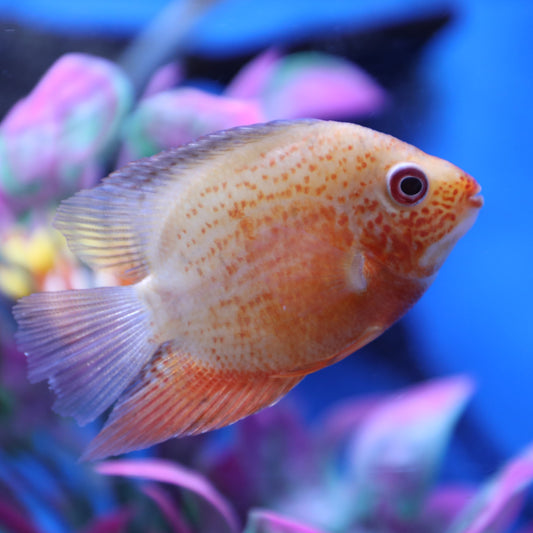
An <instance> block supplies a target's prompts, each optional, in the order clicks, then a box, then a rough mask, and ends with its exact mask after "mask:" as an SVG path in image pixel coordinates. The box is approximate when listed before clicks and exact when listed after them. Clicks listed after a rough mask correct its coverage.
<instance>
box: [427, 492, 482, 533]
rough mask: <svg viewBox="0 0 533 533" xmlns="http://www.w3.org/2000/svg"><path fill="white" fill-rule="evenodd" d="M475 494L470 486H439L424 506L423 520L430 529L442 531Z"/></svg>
mask: <svg viewBox="0 0 533 533" xmlns="http://www.w3.org/2000/svg"><path fill="white" fill-rule="evenodd" d="M474 494H475V489H474V488H472V487H463V486H457V487H455V486H452V487H439V488H438V489H436V490H435V491H434V492H433V493H432V494H431V495H430V496H429V498H428V500H427V502H426V505H425V506H424V512H423V520H422V521H423V522H424V523H426V524H428V529H429V530H430V531H444V530H446V528H448V527H449V526H450V525H451V524H452V523H453V521H454V520H455V519H456V518H457V517H458V516H459V515H460V513H461V512H462V511H463V510H464V509H465V508H466V506H467V505H468V503H469V502H470V501H471V500H472V498H473V496H474Z"/></svg>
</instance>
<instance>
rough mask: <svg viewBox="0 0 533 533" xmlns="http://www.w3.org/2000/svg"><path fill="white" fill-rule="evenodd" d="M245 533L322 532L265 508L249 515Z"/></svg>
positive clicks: (255, 510)
mask: <svg viewBox="0 0 533 533" xmlns="http://www.w3.org/2000/svg"><path fill="white" fill-rule="evenodd" d="M244 533H322V532H321V531H320V530H318V529H314V528H312V527H310V526H307V525H305V524H302V523H300V522H296V521H294V520H291V519H290V518H286V517H284V516H281V515H278V514H276V513H273V512H272V511H267V510H263V509H254V510H253V511H250V514H249V515H248V522H247V524H246V528H245V530H244Z"/></svg>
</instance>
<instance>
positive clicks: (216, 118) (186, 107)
mask: <svg viewBox="0 0 533 533" xmlns="http://www.w3.org/2000/svg"><path fill="white" fill-rule="evenodd" d="M263 119H264V117H263V114H262V112H261V110H260V109H259V106H258V104H257V102H255V101H252V100H239V99H235V98H227V97H225V96H219V95H216V94H210V93H207V92H205V91H201V90H199V89H195V88H191V87H187V88H181V89H174V90H169V91H163V92H161V93H158V94H155V95H153V96H151V97H150V98H146V99H144V100H143V101H142V102H141V103H140V104H139V107H138V108H137V109H136V111H135V112H134V113H133V114H132V115H131V117H130V119H129V120H128V123H127V125H126V128H125V129H124V131H125V133H126V138H125V139H124V141H125V147H126V149H127V150H128V151H129V154H130V157H132V158H134V159H137V158H139V157H146V156H150V155H153V154H155V153H157V152H160V151H161V150H165V149H169V148H172V147H174V146H179V145H181V144H185V143H188V142H190V141H192V140H194V139H196V138H197V137H200V136H201V135H205V134H207V133H211V132H213V131H217V130H221V129H226V128H231V127H233V126H241V125H245V124H253V123H256V122H262V121H263Z"/></svg>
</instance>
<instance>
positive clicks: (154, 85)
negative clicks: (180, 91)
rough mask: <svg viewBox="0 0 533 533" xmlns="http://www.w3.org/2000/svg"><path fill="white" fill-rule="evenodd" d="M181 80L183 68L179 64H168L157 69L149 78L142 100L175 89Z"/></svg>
mask: <svg viewBox="0 0 533 533" xmlns="http://www.w3.org/2000/svg"><path fill="white" fill-rule="evenodd" d="M182 79H183V68H182V66H181V64H180V63H168V64H166V65H163V66H162V67H160V68H158V69H157V70H156V71H155V73H154V74H153V76H152V77H151V78H150V81H149V82H148V85H147V86H146V89H145V90H144V93H143V98H147V97H149V96H152V95H154V94H157V93H160V92H162V91H166V90H168V89H170V88H172V87H176V85H178V83H179V82H180V81H181V80H182Z"/></svg>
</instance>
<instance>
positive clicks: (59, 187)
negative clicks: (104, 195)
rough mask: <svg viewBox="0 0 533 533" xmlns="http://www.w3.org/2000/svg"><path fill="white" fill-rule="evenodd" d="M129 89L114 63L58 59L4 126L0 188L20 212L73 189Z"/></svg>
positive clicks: (112, 131) (115, 124)
mask: <svg viewBox="0 0 533 533" xmlns="http://www.w3.org/2000/svg"><path fill="white" fill-rule="evenodd" d="M131 100H132V89H131V86H130V83H129V81H128V80H127V79H126V77H125V75H124V74H123V72H122V71H121V70H120V69H119V68H118V67H117V66H116V65H114V64H113V63H111V62H110V61H107V60H105V59H102V58H98V57H93V56H90V55H86V54H67V55H64V56H62V57H60V58H59V59H58V60H57V61H56V62H55V63H54V64H53V65H52V66H51V67H50V69H49V70H48V71H47V72H46V73H45V75H44V76H43V77H42V79H41V80H40V81H39V83H38V84H37V86H36V87H35V88H34V89H33V91H32V92H31V93H30V94H29V95H28V96H27V97H25V98H23V99H22V100H20V101H19V102H17V104H15V105H14V106H13V108H12V109H11V110H10V111H9V112H8V114H7V115H6V117H5V118H4V120H3V121H2V123H1V124H0V160H1V162H2V163H1V165H0V188H2V189H3V190H4V191H6V193H7V194H8V195H9V196H10V197H11V199H12V208H13V209H14V210H15V211H19V212H22V211H24V210H26V209H28V208H30V207H33V208H34V207H35V206H39V205H40V204H42V203H46V202H49V201H51V200H59V199H61V198H62V197H64V196H66V195H68V194H70V193H72V192H74V191H76V190H77V189H78V188H79V180H80V179H83V178H84V177H86V176H87V174H86V172H85V170H86V168H87V167H88V166H94V165H95V164H96V163H97V159H98V158H99V157H101V156H102V155H103V154H104V152H105V150H106V149H107V148H108V145H109V143H110V142H111V141H113V140H114V139H115V136H116V134H117V131H118V128H119V125H120V122H121V120H122V119H123V117H124V115H125V113H126V111H127V110H128V108H129V107H130V105H131Z"/></svg>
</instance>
